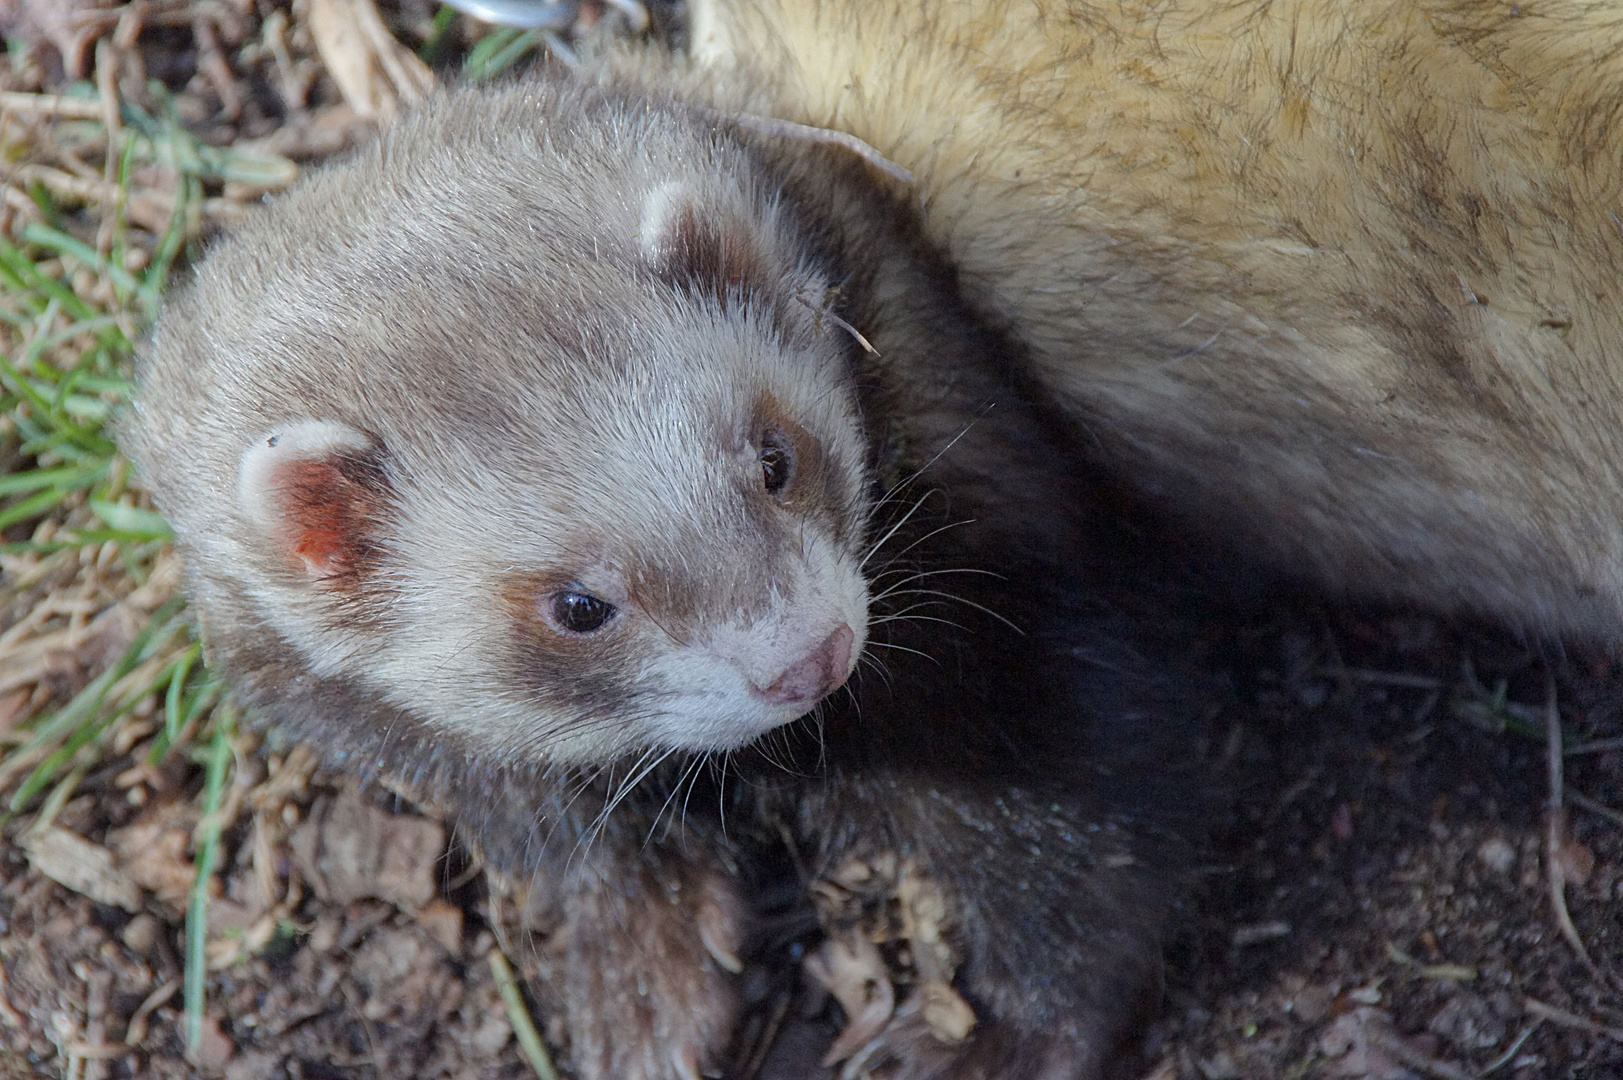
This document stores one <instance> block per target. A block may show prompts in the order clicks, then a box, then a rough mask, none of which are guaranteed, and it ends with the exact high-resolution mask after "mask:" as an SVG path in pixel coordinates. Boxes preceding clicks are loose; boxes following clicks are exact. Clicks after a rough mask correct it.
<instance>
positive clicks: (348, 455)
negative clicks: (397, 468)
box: [237, 420, 391, 591]
mask: <svg viewBox="0 0 1623 1080" xmlns="http://www.w3.org/2000/svg"><path fill="white" fill-rule="evenodd" d="M383 457H384V453H383V446H382V444H380V443H379V442H378V441H377V440H376V439H374V438H372V437H371V436H369V435H367V434H366V433H364V432H361V431H358V430H356V429H355V428H352V427H349V426H348V425H346V424H339V423H335V422H332V421H328V420H304V421H296V422H293V423H289V424H284V425H282V426H281V427H279V428H277V429H276V430H275V431H273V432H271V433H270V434H269V435H267V436H265V437H264V438H263V439H260V440H259V441H258V442H256V443H254V444H253V445H252V446H250V447H248V449H246V450H244V451H243V453H242V460H241V463H240V465H239V467H238V471H237V500H238V504H239V505H240V506H241V507H242V508H243V510H244V511H245V512H246V513H247V514H248V516H249V517H250V518H251V519H253V521H254V523H255V524H256V525H258V526H259V528H260V530H261V531H262V533H263V534H264V535H265V537H266V538H267V539H268V540H269V541H270V542H271V545H272V546H273V547H274V548H275V549H276V550H277V551H278V552H279V553H280V554H281V555H283V556H284V557H285V559H286V561H287V564H288V566H289V568H290V569H293V570H294V571H296V572H302V573H303V575H305V576H306V577H308V578H309V579H310V580H311V581H312V582H313V583H314V584H317V585H319V586H321V587H323V588H326V589H333V590H338V591H343V590H345V589H347V588H350V587H353V586H354V585H355V584H357V583H358V581H359V578H360V576H361V575H362V574H363V573H364V572H365V571H366V570H367V569H368V567H369V566H370V565H371V564H372V563H373V562H374V561H375V557H376V554H377V552H378V550H379V542H380V540H381V538H382V532H383V528H384V525H385V523H386V520H387V517H388V511H389V507H390V505H391V499H390V487H389V481H388V478H387V477H386V475H385V473H384V469H383Z"/></svg>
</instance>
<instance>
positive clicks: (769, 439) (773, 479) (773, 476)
mask: <svg viewBox="0 0 1623 1080" xmlns="http://www.w3.org/2000/svg"><path fill="white" fill-rule="evenodd" d="M794 475H795V450H794V446H793V445H792V444H791V443H790V442H789V438H788V436H786V435H785V434H784V433H783V432H781V431H779V430H778V429H777V428H768V429H767V431H766V434H765V435H762V436H761V479H762V480H763V481H765V483H766V493H767V494H768V495H777V494H779V493H780V492H782V491H783V489H784V488H786V487H788V486H789V481H790V479H791V478H792V477H793V476H794Z"/></svg>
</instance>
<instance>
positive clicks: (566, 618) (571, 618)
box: [552, 590, 614, 634]
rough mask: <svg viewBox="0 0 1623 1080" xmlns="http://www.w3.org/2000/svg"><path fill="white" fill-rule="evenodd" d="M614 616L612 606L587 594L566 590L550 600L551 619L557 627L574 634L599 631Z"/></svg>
mask: <svg viewBox="0 0 1623 1080" xmlns="http://www.w3.org/2000/svg"><path fill="white" fill-rule="evenodd" d="M613 616H614V605H613V604H611V603H609V602H608V601H607V600H599V599H598V598H597V597H595V596H593V595H592V594H591V593H589V592H580V591H577V590H568V591H565V592H561V593H558V594H557V595H555V596H554V597H553V598H552V617H553V618H554V619H556V620H557V621H558V625H559V626H561V627H563V628H564V629H565V630H568V631H570V632H571V633H575V634H590V633H592V632H593V631H594V630H600V629H602V627H603V624H604V623H606V622H608V621H609V619H610V618H612V617H613Z"/></svg>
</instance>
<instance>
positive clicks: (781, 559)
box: [127, 86, 867, 763]
mask: <svg viewBox="0 0 1623 1080" xmlns="http://www.w3.org/2000/svg"><path fill="white" fill-rule="evenodd" d="M558 92H559V91H558V90H556V89H555V88H550V87H545V86H542V87H539V88H537V87H534V86H532V87H521V88H515V89H514V90H512V91H509V92H508V93H507V95H506V96H505V97H496V98H490V97H472V96H468V97H462V98H452V99H451V100H450V101H448V102H441V103H440V105H439V106H437V107H433V108H430V109H429V110H428V111H427V112H426V113H425V114H423V115H420V116H419V117H417V118H415V119H414V120H408V121H406V122H405V123H404V124H403V125H402V126H401V127H400V128H398V129H397V130H396V131H395V132H394V133H392V134H391V135H390V136H389V137H388V138H387V139H386V141H385V142H384V145H383V146H382V147H381V148H380V149H375V150H374V151H372V152H370V153H367V154H364V155H362V156H361V157H360V158H358V159H356V160H353V161H351V162H348V163H346V164H344V165H341V166H339V167H338V168H336V169H333V170H330V171H328V172H326V173H324V174H322V175H320V176H319V177H318V178H316V180H315V181H314V182H312V183H310V184H307V185H306V186H305V187H303V188H302V189H300V190H299V191H297V192H295V193H294V194H292V195H291V196H290V197H288V198H287V199H285V200H283V202H282V203H281V204H280V205H279V206H276V207H273V208H271V209H270V210H269V211H267V212H266V213H265V214H264V215H263V216H262V218H261V220H259V221H258V222H256V223H255V224H254V225H253V226H252V227H250V228H249V229H247V230H245V232H244V234H243V235H241V236H239V237H238V238H236V239H235V240H233V241H232V242H230V243H228V244H227V245H225V246H224V247H223V248H222V249H221V250H220V251H218V252H216V253H215V254H213V255H212V256H211V257H210V259H209V260H207V261H206V262H205V263H204V265H203V266H202V268H201V269H200V271H199V274H198V279H197V281H196V282H195V284H194V285H193V287H192V288H191V289H190V290H189V291H188V292H187V293H186V294H185V295H184V296H182V297H181V298H179V299H178V300H177V301H176V303H175V304H174V305H173V306H172V308H171V310H170V311H169V312H168V313H167V314H166V316H165V317H164V319H163V320H162V322H161V324H160V326H159V328H158V330H157V332H156V333H155V336H154V340H153V342H152V345H151V348H150V355H149V356H148V357H147V358H146V359H144V361H143V368H142V371H141V372H140V376H141V381H142V384H143V389H142V393H141V395H140V398H139V401H138V413H139V415H138V417H137V419H136V421H135V423H134V424H133V425H132V426H131V428H130V430H129V431H128V432H127V435H128V438H127V442H128V444H129V445H130V447H131V449H132V453H133V454H134V455H135V456H136V457H137V459H138V461H139V462H140V464H141V465H142V467H143V469H144V471H145V472H146V474H147V476H148V478H149V481H150V483H151V484H152V485H153V488H154V491H155V493H156V495H157V497H158V499H159V502H160V505H161V506H162V508H163V509H164V510H165V511H166V512H167V513H168V514H169V515H170V516H171V519H172V520H173V521H174V523H175V526H176V531H177V535H178V537H179V540H180V543H181V545H182V548H183V551H184V552H185V554H186V556H187V560H188V564H189V567H190V572H191V574H192V576H193V579H194V590H193V591H194V601H195V602H196V603H197V604H198V605H199V606H200V607H201V609H202V614H203V618H204V622H205V626H206V627H208V628H209V632H210V636H211V638H212V639H213V641H212V644H213V647H214V648H215V649H216V650H221V651H225V652H227V653H229V651H230V649H231V636H232V634H233V633H236V632H246V630H247V629H248V628H253V629H255V630H259V629H262V628H268V629H270V630H271V631H273V632H274V633H275V634H276V635H277V636H278V637H279V638H280V639H281V641H282V642H284V643H285V645H286V647H287V648H289V649H291V650H293V651H295V652H296V653H297V655H298V657H299V658H300V660H301V661H302V664H303V666H304V667H305V668H307V670H308V671H309V673H310V675H311V676H313V677H316V678H326V679H337V680H343V681H345V682H346V683H347V684H349V685H352V686H360V687H363V688H365V689H367V690H368V691H369V692H370V693H372V694H374V695H376V696H379V697H381V698H383V699H384V700H387V701H388V702H390V703H391V704H393V705H394V706H396V707H397V708H399V709H400V710H402V711H404V712H406V713H408V714H409V715H411V716H412V717H414V718H416V719H419V720H421V721H423V722H425V723H427V724H429V725H430V726H433V727H437V728H440V729H443V730H446V731H448V732H454V733H456V734H458V735H459V736H463V737H466V738H468V739H471V740H472V741H473V742H474V743H475V744H476V745H478V746H480V747H482V748H484V749H485V750H486V751H488V752H491V753H495V754H501V755H514V756H517V757H521V758H523V757H529V758H535V759H540V760H550V761H558V762H566V763H578V762H592V761H604V760H608V759H611V758H614V757H617V756H619V755H622V754H625V753H629V752H633V751H637V750H640V749H645V748H655V749H658V748H683V749H692V750H720V749H729V748H733V747H737V746H740V745H743V744H744V743H747V742H749V741H750V740H752V739H754V738H756V737H757V736H759V735H761V734H762V733H764V732H766V731H768V730H770V729H772V728H774V727H776V726H778V725H780V724H783V723H786V722H788V721H790V720H792V719H794V718H796V717H799V716H801V715H804V714H805V713H807V712H808V711H810V710H811V709H812V708H813V707H814V706H815V705H816V703H817V702H818V701H819V700H821V699H822V698H823V697H825V696H826V695H828V694H829V693H831V692H833V691H834V690H835V689H837V688H838V687H839V686H840V685H841V684H843V683H844V681H845V679H846V678H847V676H848V675H849V674H850V672H851V670H852V669H853V667H854V666H855V664H856V661H857V658H858V655H859V653H860V651H861V649H862V647H863V644H864V642H865V639H866V626H867V614H866V610H867V590H866V586H865V583H864V581H863V578H862V573H861V562H862V557H863V552H864V545H865V532H866V525H867V520H866V518H867V501H866V484H867V481H866V475H865V469H866V450H865V444H864V440H863V436H862V432H861V425H860V421H859V417H858V415H857V411H856V407H855V404H854V394H853V391H852V387H851V385H850V381H851V376H850V374H849V367H850V357H849V350H850V349H851V348H852V344H851V342H850V339H849V338H848V337H847V336H846V335H845V333H844V332H843V331H842V330H841V329H839V326H838V322H839V321H838V320H837V319H832V318H825V317H824V311H823V309H824V306H825V304H826V300H825V297H826V296H827V294H828V286H827V284H826V282H825V280H824V278H823V276H822V275H821V273H820V271H819V269H818V268H817V267H816V265H815V264H814V262H813V261H812V260H811V259H810V258H809V257H808V256H807V255H806V254H805V252H804V250H803V248H802V247H801V246H800V245H798V244H797V243H796V241H795V240H794V238H793V237H794V234H793V231H792V229H791V228H790V227H789V226H788V224H787V223H786V221H785V220H784V219H785V217H786V215H785V213H784V212H783V211H781V210H780V209H779V208H778V207H776V206H775V205H774V204H773V201H772V200H771V199H770V198H769V197H762V195H761V193H759V192H757V191H753V190H751V188H750V185H751V174H750V171H749V163H748V162H747V160H745V159H744V158H743V156H742V154H741V153H739V152H738V151H737V150H728V149H727V148H725V147H718V146H717V145H715V144H713V142H711V141H710V140H709V139H707V138H705V137H703V136H700V135H695V134H693V133H692V132H690V131H688V130H685V129H683V128H682V127H681V125H680V124H679V123H678V122H677V121H675V120H673V119H671V118H669V117H659V116H650V115H649V113H648V110H647V107H646V106H640V107H637V108H638V110H639V111H637V112H635V113H632V114H630V115H620V116H618V117H615V118H612V119H611V122H609V123H606V124H604V125H601V126H593V127H592V128H590V129H588V130H583V131H580V132H569V131H564V130H560V129H559V127H553V128H551V129H550V130H549V131H548V132H547V138H545V139H543V138H541V137H539V136H538V135H537V133H536V131H535V125H536V122H537V121H536V118H535V117H536V112H537V110H540V111H542V112H545V110H546V109H547V108H548V107H549V105H551V104H552V102H551V101H550V98H551V97H552V96H555V95H556V94H558ZM594 104H596V105H598V106H599V107H602V102H601V101H595V102H594ZM504 109H505V110H506V112H505V113H504ZM459 110H460V111H461V112H465V113H470V114H473V113H476V114H478V115H458V112H459ZM515 124H522V125H523V126H521V127H520V128H519V129H518V131H517V133H515V131H514V127H513V125H515ZM571 138H575V139H577V140H578V142H577V143H576V145H574V146H573V147H571V148H566V147H564V146H561V145H560V144H564V143H566V142H567V141H568V140H569V139H571ZM718 164H719V165H720V166H722V168H720V169H719V170H718V168H717V166H718ZM515 177H523V178H524V180H523V182H522V183H520V182H518V181H516V180H515ZM718 177H719V178H718Z"/></svg>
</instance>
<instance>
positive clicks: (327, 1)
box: [310, 0, 434, 120]
mask: <svg viewBox="0 0 1623 1080" xmlns="http://www.w3.org/2000/svg"><path fill="white" fill-rule="evenodd" d="M310 33H311V34H312V35H313V36H314V37H315V41H316V49H317V50H318V51H319V52H320V53H321V59H322V62H323V63H325V64H326V65H327V70H328V72H330V73H331V74H332V77H333V81H334V82H336V83H337V84H338V89H339V90H340V91H341V92H342V93H343V95H344V100H345V101H346V102H348V103H349V105H350V107H351V108H353V109H354V110H355V111H356V113H358V114H359V115H361V116H364V117H376V118H378V119H382V120H392V119H394V118H395V117H396V116H399V115H400V113H401V112H402V111H403V109H405V108H409V107H410V106H412V105H416V104H417V103H418V102H420V101H422V100H423V98H424V97H426V96H427V95H428V92H429V91H430V90H432V89H433V88H434V73H433V72H432V71H430V70H429V69H428V65H427V64H425V63H423V62H422V61H421V60H420V59H418V57H417V54H415V53H413V52H412V51H411V50H410V49H407V48H406V47H405V46H404V45H402V44H400V42H398V41H396V40H395V39H394V36H393V35H391V34H390V33H389V31H388V29H387V28H385V27H384V25H383V20H382V19H381V18H379V17H378V10H377V8H376V7H374V6H373V5H372V0H310Z"/></svg>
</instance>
